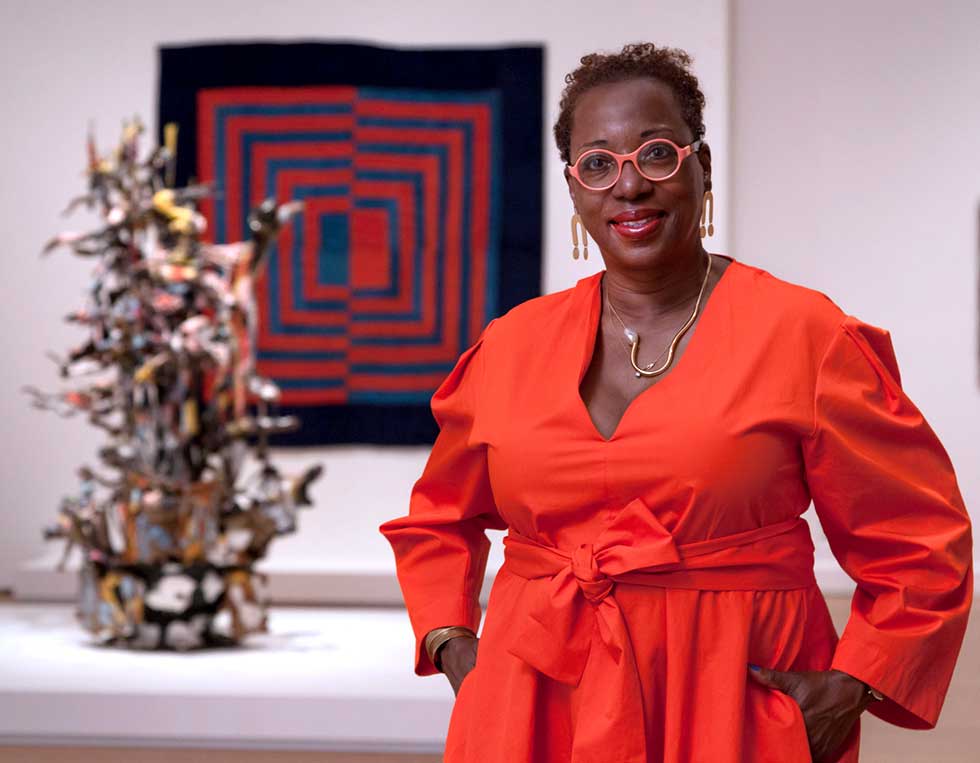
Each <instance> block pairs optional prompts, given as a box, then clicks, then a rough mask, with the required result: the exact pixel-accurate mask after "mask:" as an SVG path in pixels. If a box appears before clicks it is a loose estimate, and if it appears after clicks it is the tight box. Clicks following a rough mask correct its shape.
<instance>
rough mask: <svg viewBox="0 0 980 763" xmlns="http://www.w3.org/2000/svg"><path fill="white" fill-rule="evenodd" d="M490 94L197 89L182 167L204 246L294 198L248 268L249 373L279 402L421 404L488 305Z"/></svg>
mask: <svg viewBox="0 0 980 763" xmlns="http://www.w3.org/2000/svg"><path fill="white" fill-rule="evenodd" d="M498 102H499V99H498V94H497V91H495V90H485V91H473V90H469V91H465V92H462V91H434V90H420V89H378V88H357V87H343V86H325V87H295V88H279V87H276V88H254V87H234V88H219V89H204V90H200V91H198V94H197V129H198V134H197V141H196V142H197V153H198V156H197V160H198V161H197V171H198V175H199V177H201V178H202V179H210V180H213V181H214V182H215V183H216V184H217V186H218V188H219V191H220V192H219V194H218V195H217V196H216V198H215V199H213V200H212V201H210V202H209V203H208V204H207V205H206V206H205V209H204V211H205V213H206V215H207V216H208V220H209V223H210V225H211V230H212V231H213V236H214V240H215V241H216V242H227V241H238V240H243V239H246V238H247V225H246V220H247V216H248V211H249V209H250V208H252V207H254V206H255V205H257V204H259V203H260V202H261V201H262V199H264V198H266V197H270V196H272V197H275V198H276V199H277V200H278V201H280V202H284V201H287V200H289V199H302V200H303V201H304V202H305V208H304V210H303V212H302V213H301V214H300V215H299V216H298V217H296V218H294V220H293V222H292V224H290V225H289V226H288V227H286V228H285V229H284V231H283V232H282V234H281V236H280V238H279V240H278V242H277V244H276V245H275V247H274V248H273V249H272V251H271V253H270V256H269V258H268V261H267V263H266V267H265V273H264V275H263V276H262V277H261V278H260V279H259V282H258V287H257V296H258V302H259V321H260V331H259V335H258V346H257V356H258V370H259V373H260V374H262V375H264V376H268V377H271V378H272V379H274V380H275V381H276V383H277V384H279V386H280V387H281V388H282V390H283V400H282V402H283V404H284V405H287V406H300V407H304V406H322V405H337V404H339V405H343V404H366V405H392V404H395V405H397V404H420V403H422V404H424V403H427V402H428V400H429V398H430V397H431V395H432V393H433V391H434V390H435V388H436V387H437V386H438V384H439V383H440V382H441V381H442V380H443V379H444V378H445V376H446V374H447V373H448V372H449V371H450V370H451V369H452V367H453V364H454V363H455V361H456V359H457V358H458V357H459V355H460V354H461V353H462V352H463V351H464V350H465V349H466V348H467V347H469V346H470V345H471V344H472V343H473V342H474V341H475V340H476V338H477V336H479V334H480V332H481V331H482V329H483V327H484V326H485V325H486V323H487V322H488V321H489V320H490V318H491V317H493V316H494V315H497V308H498V305H497V304H496V302H497V295H498V274H499V268H500V241H499V228H500V226H499V224H498V222H499V221H498V219H497V216H498V214H499V209H500V198H499V195H500V192H499V188H500V168H499V167H498V164H499V157H500V152H499V144H500V135H499V123H500V114H499V106H498Z"/></svg>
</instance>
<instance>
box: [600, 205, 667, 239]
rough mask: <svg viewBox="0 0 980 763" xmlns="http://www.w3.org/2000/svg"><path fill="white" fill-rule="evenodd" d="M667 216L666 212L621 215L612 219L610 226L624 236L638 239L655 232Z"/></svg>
mask: <svg viewBox="0 0 980 763" xmlns="http://www.w3.org/2000/svg"><path fill="white" fill-rule="evenodd" d="M666 216H667V215H666V213H665V212H649V213H647V214H642V215H637V214H629V215H619V216H617V217H614V218H613V219H612V220H610V222H609V227H611V228H612V229H613V230H614V231H616V233H618V234H619V235H620V236H622V237H623V238H625V239H629V240H630V241H636V240H637V239H642V238H646V237H647V236H649V235H651V234H652V233H654V232H655V231H656V230H657V229H658V228H659V227H660V223H661V222H663V219H664V217H666Z"/></svg>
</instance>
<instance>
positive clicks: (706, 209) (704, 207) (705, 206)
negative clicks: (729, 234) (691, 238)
mask: <svg viewBox="0 0 980 763" xmlns="http://www.w3.org/2000/svg"><path fill="white" fill-rule="evenodd" d="M714 219H715V195H714V194H713V193H712V192H711V191H705V192H704V201H703V202H702V204H701V238H704V237H705V236H713V235H715V223H714ZM705 220H707V222H708V224H707V227H706V226H705Z"/></svg>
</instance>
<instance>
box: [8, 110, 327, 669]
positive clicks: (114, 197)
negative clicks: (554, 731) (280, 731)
mask: <svg viewBox="0 0 980 763" xmlns="http://www.w3.org/2000/svg"><path fill="white" fill-rule="evenodd" d="M143 132H144V128H143V126H142V124H141V123H140V122H139V121H138V120H134V121H132V122H128V123H126V124H125V125H124V128H123V134H122V138H121V140H120V143H119V145H118V147H117V148H116V149H115V151H114V152H112V153H111V154H110V155H107V156H102V155H99V153H98V151H97V150H96V147H95V141H94V138H92V137H90V138H89V141H88V168H87V175H88V191H87V192H86V193H85V194H83V195H81V196H79V197H77V198H75V199H72V200H71V202H70V203H69V205H68V208H67V209H66V213H69V212H72V211H73V210H75V209H78V208H80V207H84V208H86V209H88V210H90V211H94V212H97V213H98V215H99V216H100V218H101V225H100V226H99V227H97V228H96V229H95V230H91V231H84V232H65V233H61V234H59V235H57V236H55V237H54V238H52V239H51V240H50V241H49V242H48V243H47V245H46V246H45V247H44V253H45V254H48V253H51V252H54V251H56V250H59V249H67V250H69V251H71V252H73V253H74V254H75V255H77V256H80V257H85V258H90V259H92V260H93V261H94V262H95V269H94V273H93V278H92V282H91V284H90V285H89V288H88V292H87V302H86V304H85V305H84V306H83V307H82V308H80V309H77V310H74V311H72V312H70V313H68V315H67V316H66V317H65V320H66V321H68V322H69V323H72V324H76V325H78V326H79V327H82V328H83V329H84V330H85V331H86V332H87V338H86V339H85V340H84V341H83V342H81V343H80V344H79V345H78V346H76V347H74V348H72V349H70V350H69V351H68V353H67V354H66V355H65V356H64V357H58V356H52V357H53V359H54V360H55V362H56V363H57V365H58V370H59V374H60V376H61V378H62V379H63V380H64V381H65V383H66V384H70V385H71V387H70V388H68V389H65V390H63V391H59V392H44V391H42V390H39V389H37V388H34V387H27V388H25V391H26V392H27V393H28V394H30V395H31V397H32V401H33V404H34V405H35V406H36V407H37V408H40V409H44V410H50V411H54V412H55V413H57V414H58V415H59V416H65V417H70V416H83V417H85V418H87V420H88V421H89V423H91V424H93V425H94V426H96V427H99V428H100V429H101V430H103V431H104V432H105V433H106V435H107V437H108V442H107V443H106V444H105V445H104V446H103V447H102V448H101V449H100V451H99V454H98V455H99V462H100V463H99V465H98V466H97V467H92V466H88V465H85V466H82V467H81V468H79V470H78V477H79V488H78V492H77V493H76V494H75V495H72V496H68V497H66V498H64V499H63V501H62V504H61V508H60V513H59V517H58V521H57V522H56V523H54V524H53V525H52V526H51V527H49V528H47V529H46V531H45V535H46V537H47V538H60V539H64V540H65V542H66V546H65V554H64V556H63V557H62V565H63V564H64V563H65V560H66V559H67V558H68V556H69V554H70V552H71V550H72V548H73V547H78V548H80V549H81V551H82V553H83V558H84V560H83V567H82V572H81V591H80V595H79V601H78V616H79V620H80V621H81V623H82V624H83V626H84V627H85V628H86V629H87V630H89V631H90V632H91V633H93V634H94V635H95V637H96V639H97V640H98V641H100V642H102V643H110V644H119V645H128V646H132V647H138V648H172V649H178V650H185V649H192V648H196V647H201V646H208V645H217V644H233V643H237V642H238V641H240V640H241V639H242V638H243V637H245V636H246V635H248V634H249V633H253V632H257V631H262V630H264V629H265V628H266V611H265V600H264V598H263V596H262V594H261V586H260V585H259V584H260V583H261V582H262V581H261V576H260V575H258V573H256V572H255V571H254V569H253V567H254V564H255V562H256V561H257V560H259V559H261V558H262V557H263V556H264V555H265V553H266V551H267V549H268V546H269V543H270V542H271V541H272V539H273V538H274V537H276V536H278V535H284V534H287V533H291V532H294V531H295V530H296V527H297V524H296V517H297V511H298V509H300V508H302V507H305V506H310V505H311V501H310V497H309V493H308V488H309V485H310V484H311V483H312V482H313V481H314V480H316V479H317V477H319V476H320V474H321V472H322V467H321V466H319V465H314V466H311V467H309V468H307V469H306V470H305V471H303V472H302V473H300V474H293V475H286V474H282V473H281V472H280V471H279V469H278V468H277V467H276V466H275V464H274V463H273V462H272V460H271V459H270V455H269V437H270V435H273V434H276V433H281V432H289V431H293V430H295V429H296V428H297V427H298V426H299V422H298V420H297V419H296V418H295V417H292V416H277V415H275V407H276V405H277V401H278V400H279V397H280V391H279V388H278V387H277V386H276V384H275V383H274V382H273V381H272V380H270V379H266V378H262V377H260V376H258V375H257V373H256V367H255V353H254V349H255V346H256V342H255V336H256V328H257V327H256V320H257V315H258V312H257V310H256V306H255V293H254V285H255V280H256V278H257V277H258V275H259V274H260V272H261V269H262V266H263V264H264V261H265V258H266V256H267V254H268V251H269V247H270V246H271V245H272V243H273V241H274V240H275V237H276V235H277V233H278V232H279V230H280V228H281V227H282V226H283V225H284V224H286V223H287V222H288V220H289V219H290V218H291V217H292V215H293V214H295V213H296V212H298V211H299V210H300V209H301V204H298V203H286V204H281V205H280V204H277V203H276V202H275V201H274V200H272V199H267V200H266V201H264V202H262V204H261V205H260V206H259V207H258V208H257V209H255V210H254V211H253V212H252V214H251V216H250V218H249V231H250V240H249V241H244V242H239V243H234V244H220V245H218V244H211V243H207V242H206V241H205V239H204V236H205V234H206V231H207V220H206V219H205V218H204V216H203V215H201V213H200V212H198V210H197V208H196V202H197V201H198V200H199V199H201V198H203V197H204V196H206V195H208V194H209V193H211V192H212V190H211V189H210V188H209V187H208V186H206V185H192V186H189V187H186V188H175V187H173V185H174V183H173V174H174V166H175V164H174V159H175V148H176V127H175V126H171V125H168V126H167V128H166V130H165V136H166V139H165V145H164V146H161V147H159V148H157V149H156V150H154V151H152V152H151V153H150V155H149V156H148V157H147V158H145V159H142V160H141V159H140V151H139V142H140V137H141V135H142V133H143Z"/></svg>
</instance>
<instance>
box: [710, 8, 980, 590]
mask: <svg viewBox="0 0 980 763" xmlns="http://www.w3.org/2000/svg"><path fill="white" fill-rule="evenodd" d="M977 29H980V5H978V4H976V3H964V2H958V1H957V0H945V1H944V2H938V3H931V4H930V5H929V9H928V12H926V13H924V12H923V8H922V6H921V4H918V3H913V2H910V0H898V1H895V0H888V1H886V0H862V2H860V3H854V2H846V0H828V1H826V2H821V3H816V4H814V3H802V2H793V3H786V2H777V0H736V1H735V2H734V3H733V4H732V40H733V46H732V65H733V72H734V76H733V79H732V82H733V89H732V93H731V96H732V103H733V110H732V114H733V120H732V159H733V164H732V182H731V187H732V205H731V207H730V209H731V212H732V220H733V222H734V231H729V233H730V235H731V236H732V238H731V239H730V240H731V241H732V247H733V253H734V254H735V255H736V256H737V257H739V258H740V259H742V260H744V261H746V262H751V263H754V264H757V265H759V266H760V267H763V268H766V269H768V270H770V271H771V272H772V273H774V274H776V275H778V276H780V277H782V278H786V279H788V280H790V281H795V282H797V283H803V284H806V285H808V286H811V287H813V288H816V289H819V290H821V291H823V292H824V293H825V294H827V295H828V296H830V297H831V298H832V299H834V300H835V301H836V302H837V304H838V305H840V306H841V307H842V308H843V309H844V310H845V311H847V312H848V313H851V314H852V315H855V316H857V317H858V318H860V319H862V320H864V321H866V322H868V323H872V324H875V325H877V326H881V327H884V328H886V329H888V330H889V331H890V332H891V335H892V341H893V342H894V346H895V352H896V355H897V358H898V362H899V366H900V368H901V372H902V382H903V386H904V388H905V390H906V392H907V393H908V394H909V396H910V397H911V398H912V400H913V401H915V402H916V404H917V405H918V406H919V408H920V410H921V411H922V413H923V415H924V416H925V418H926V420H927V421H928V422H929V423H930V424H931V425H932V427H933V429H934V430H935V431H936V433H937V434H938V435H939V438H940V439H941V440H942V442H943V444H944V445H945V447H946V450H947V451H948V453H949V456H950V459H951V460H952V462H953V465H954V467H955V468H956V472H957V476H958V478H959V484H960V488H961V491H962V493H963V498H964V500H965V501H966V505H967V507H968V508H969V509H971V510H972V516H973V518H974V520H976V519H978V518H980V468H978V467H980V367H978V360H977V343H978V336H977V321H978V304H977V300H978V272H977V270H978V266H980V251H978V246H980V98H978V97H977V96H978V94H980V45H978V44H977V41H976V30H977ZM812 514H813V512H812V511H811V512H810V515H811V518H812ZM819 551H820V553H819V556H818V558H819V559H822V560H824V561H825V562H826V561H827V560H828V559H829V555H828V554H827V550H826V548H825V547H823V548H820V549H819ZM831 563H832V560H831ZM824 566H825V569H829V568H830V567H829V565H826V564H825V565H824ZM830 579H833V580H841V577H840V576H839V575H838V576H837V577H834V576H829V577H825V580H830ZM844 582H846V579H845V580H844Z"/></svg>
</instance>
